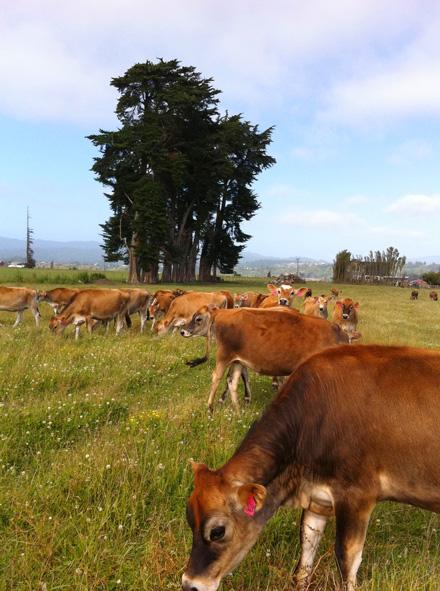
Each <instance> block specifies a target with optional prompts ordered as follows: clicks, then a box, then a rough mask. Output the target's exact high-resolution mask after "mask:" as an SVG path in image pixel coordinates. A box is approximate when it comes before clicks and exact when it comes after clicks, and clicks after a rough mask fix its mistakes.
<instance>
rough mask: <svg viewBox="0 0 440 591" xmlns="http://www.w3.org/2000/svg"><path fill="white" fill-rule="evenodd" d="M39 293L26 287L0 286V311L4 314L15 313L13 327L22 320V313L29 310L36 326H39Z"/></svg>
mask: <svg viewBox="0 0 440 591" xmlns="http://www.w3.org/2000/svg"><path fill="white" fill-rule="evenodd" d="M38 300H39V292H37V290H36V289H29V288H27V287H3V286H0V310H1V311H5V312H17V317H16V319H15V322H14V327H16V326H18V325H19V324H20V322H21V321H22V320H23V312H24V311H25V310H27V309H28V308H29V310H30V311H31V312H32V314H33V316H34V319H35V324H36V326H37V327H38V326H40V318H41V314H40V310H39V309H38Z"/></svg>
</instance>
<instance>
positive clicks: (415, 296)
mask: <svg viewBox="0 0 440 591" xmlns="http://www.w3.org/2000/svg"><path fill="white" fill-rule="evenodd" d="M418 299H419V292H418V291H417V289H413V290H412V292H411V295H410V300H418Z"/></svg>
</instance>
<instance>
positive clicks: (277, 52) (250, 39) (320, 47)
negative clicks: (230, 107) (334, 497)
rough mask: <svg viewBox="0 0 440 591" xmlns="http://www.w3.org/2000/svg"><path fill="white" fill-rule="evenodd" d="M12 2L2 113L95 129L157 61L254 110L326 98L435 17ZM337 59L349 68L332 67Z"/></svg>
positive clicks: (332, 9)
mask: <svg viewBox="0 0 440 591" xmlns="http://www.w3.org/2000/svg"><path fill="white" fill-rule="evenodd" d="M4 4H5V6H4V7H2V8H3V10H2V19H1V21H0V77H1V80H2V92H1V93H0V111H2V112H3V113H7V114H9V115H13V116H15V117H21V118H30V119H47V120H57V121H59V120H67V121H86V122H89V121H91V120H96V119H97V120H98V121H101V120H102V119H103V117H107V118H110V117H111V114H112V111H113V104H114V95H113V94H112V92H111V90H110V89H109V87H108V83H109V80H110V77H111V76H115V75H118V74H120V73H123V72H124V71H125V70H126V69H127V67H129V66H130V65H132V64H133V63H134V62H135V61H143V60H145V59H147V58H148V59H155V58H156V57H164V58H165V59H169V58H171V57H178V58H180V59H182V61H184V62H185V63H192V64H194V65H195V66H196V67H197V68H198V69H200V70H201V71H202V72H203V73H204V74H206V75H214V76H215V84H216V85H217V86H218V87H220V88H222V89H223V90H224V91H225V95H226V97H227V100H229V101H232V102H234V101H235V102H237V103H238V106H239V108H240V107H241V105H243V104H244V105H245V106H246V112H249V111H252V108H253V107H254V106H256V108H259V107H260V106H261V105H270V106H271V109H272V110H273V109H274V107H276V105H277V103H280V102H283V103H287V104H289V105H294V104H295V103H296V102H297V101H298V100H299V99H300V98H301V97H302V98H304V97H309V98H310V97H313V100H315V96H316V95H317V92H318V90H321V87H322V86H323V85H324V86H325V85H326V80H327V79H328V78H329V77H330V76H331V77H334V76H336V77H338V76H339V77H340V76H341V75H344V76H345V75H346V73H347V72H349V71H350V70H351V68H352V67H357V63H358V57H359V56H363V55H364V53H365V52H366V51H367V53H368V49H367V48H369V47H377V48H378V49H380V48H381V47H383V46H386V47H387V48H389V47H390V45H391V44H392V42H393V40H397V39H399V38H400V36H401V35H402V33H403V32H404V33H405V34H408V35H409V36H411V33H412V31H413V29H414V28H416V27H417V26H418V23H419V22H420V19H421V18H422V16H421V15H422V14H423V11H421V10H420V7H419V2H418V1H416V0H408V1H407V2H405V6H402V2H401V0H389V1H388V2H387V3H385V4H384V3H383V1H382V0H340V1H339V2H336V3H329V2H328V0H310V1H309V2H303V1H302V0H293V1H291V0H275V1H274V2H272V3H271V4H270V5H268V4H267V3H263V2H258V1H257V2H255V1H252V0H243V1H242V2H240V3H236V2H232V0H229V1H228V0H226V1H225V2H224V3H223V4H222V6H221V9H219V5H218V3H215V2H213V1H212V0H207V1H206V0H185V2H181V1H180V0H170V1H169V2H167V3H160V2H153V0H147V1H145V0H127V1H126V2H125V3H124V5H123V6H122V4H121V3H120V1H119V0H94V1H93V2H89V1H88V0H77V1H76V2H74V3H72V2H59V0H41V1H40V2H35V3H33V2H29V0H15V1H14V2H13V3H12V2H10V3H4ZM331 60H335V61H336V66H338V65H339V64H341V67H335V68H332V67H327V65H328V62H329V61H331ZM321 62H323V63H321ZM324 62H325V63H324ZM316 64H317V65H318V67H312V66H313V65H316ZM421 75H422V74H421ZM432 84H433V83H432ZM412 92H414V90H412ZM335 93H336V97H337V98H338V95H341V96H340V97H339V98H338V100H339V101H340V100H341V99H342V102H343V103H344V102H345V103H346V102H347V101H348V102H349V101H350V100H351V98H352V94H351V93H352V91H351V90H350V86H348V87H344V84H342V86H341V88H340V89H339V91H338V90H335ZM313 100H312V101H311V102H312V103H313ZM426 100H431V101H432V103H433V104H434V102H435V100H436V99H435V97H433V98H432V99H426ZM306 102H309V100H308V99H307V100H306ZM354 106H355V109H356V108H358V109H360V110H362V106H361V105H359V104H358V107H356V104H355V105H354ZM292 108H293V107H292Z"/></svg>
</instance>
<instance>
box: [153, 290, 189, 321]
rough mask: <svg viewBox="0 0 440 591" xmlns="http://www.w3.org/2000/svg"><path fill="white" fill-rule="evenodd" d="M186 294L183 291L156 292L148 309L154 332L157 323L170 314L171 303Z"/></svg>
mask: <svg viewBox="0 0 440 591" xmlns="http://www.w3.org/2000/svg"><path fill="white" fill-rule="evenodd" d="M185 293H187V292H186V291H183V289H174V290H170V289H159V290H158V291H156V293H155V294H154V295H153V299H152V301H151V303H150V306H149V308H148V313H149V316H150V318H152V319H153V322H152V324H151V330H154V327H155V324H156V322H157V321H158V320H160V319H161V318H163V317H164V316H165V314H166V313H167V312H168V308H169V307H170V306H171V302H172V301H173V300H175V299H176V298H178V297H179V296H181V295H183V294H185Z"/></svg>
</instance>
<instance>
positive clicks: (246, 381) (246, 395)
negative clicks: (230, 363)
mask: <svg viewBox="0 0 440 591" xmlns="http://www.w3.org/2000/svg"><path fill="white" fill-rule="evenodd" d="M240 368H241V378H242V380H243V385H244V401H245V402H246V403H247V404H249V403H250V401H251V397H252V394H251V387H250V383H249V373H248V370H247V367H245V366H244V365H240ZM232 372H233V367H230V368H229V371H228V377H227V383H226V387H225V389H224V390H223V392H222V395H221V396H220V402H221V403H223V402H225V400H226V396H227V394H228V392H229V388H230V386H229V384H230V382H231V379H232Z"/></svg>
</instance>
